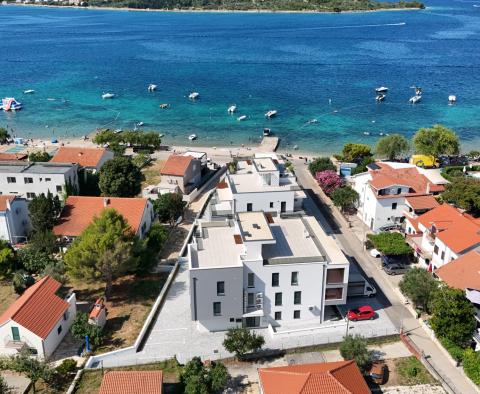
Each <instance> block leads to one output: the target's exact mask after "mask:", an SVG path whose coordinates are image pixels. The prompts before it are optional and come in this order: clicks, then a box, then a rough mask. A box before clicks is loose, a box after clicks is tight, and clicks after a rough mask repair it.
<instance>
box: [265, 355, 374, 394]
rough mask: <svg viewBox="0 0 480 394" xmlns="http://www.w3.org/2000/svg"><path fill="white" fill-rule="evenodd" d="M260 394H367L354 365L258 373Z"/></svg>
mask: <svg viewBox="0 0 480 394" xmlns="http://www.w3.org/2000/svg"><path fill="white" fill-rule="evenodd" d="M258 374H259V376H260V382H261V385H262V388H263V392H264V394H318V393H322V394H369V393H370V389H369V388H368V386H367V383H366V382H365V380H364V379H363V376H362V374H361V373H360V370H359V369H358V367H357V365H356V364H355V362H354V361H338V362H330V363H319V364H302V365H289V366H285V367H273V368H262V369H259V371H258Z"/></svg>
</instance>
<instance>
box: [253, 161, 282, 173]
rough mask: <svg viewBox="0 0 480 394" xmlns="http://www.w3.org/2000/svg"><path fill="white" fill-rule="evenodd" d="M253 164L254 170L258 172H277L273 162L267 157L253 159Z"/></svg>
mask: <svg viewBox="0 0 480 394" xmlns="http://www.w3.org/2000/svg"><path fill="white" fill-rule="evenodd" d="M253 163H254V164H255V168H256V169H257V171H258V172H262V171H278V168H277V166H276V165H275V163H274V162H273V160H272V159H271V158H269V157H262V158H258V159H254V160H253Z"/></svg>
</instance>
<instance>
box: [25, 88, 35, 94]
mask: <svg viewBox="0 0 480 394" xmlns="http://www.w3.org/2000/svg"><path fill="white" fill-rule="evenodd" d="M32 93H35V90H33V89H27V90H24V91H23V94H32Z"/></svg>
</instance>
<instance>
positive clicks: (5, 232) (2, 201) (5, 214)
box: [0, 195, 30, 244]
mask: <svg viewBox="0 0 480 394" xmlns="http://www.w3.org/2000/svg"><path fill="white" fill-rule="evenodd" d="M29 231H30V218H29V216H28V205H27V201H26V200H25V199H24V198H20V197H17V196H12V195H0V238H1V239H4V240H6V241H8V242H10V243H11V244H16V243H19V242H24V241H25V240H26V237H27V235H28V232H29Z"/></svg>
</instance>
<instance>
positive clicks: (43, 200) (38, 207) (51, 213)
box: [28, 192, 61, 233]
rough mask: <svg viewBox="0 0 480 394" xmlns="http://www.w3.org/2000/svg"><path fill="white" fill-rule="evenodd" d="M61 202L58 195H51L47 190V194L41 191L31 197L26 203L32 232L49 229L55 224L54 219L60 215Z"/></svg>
mask: <svg viewBox="0 0 480 394" xmlns="http://www.w3.org/2000/svg"><path fill="white" fill-rule="evenodd" d="M60 211H61V203H60V199H59V198H58V196H55V197H54V196H53V195H52V193H50V192H48V194H47V195H45V194H43V193H41V194H39V195H36V196H35V197H33V199H32V201H30V204H28V212H29V216H30V222H31V224H32V230H33V232H34V233H38V232H45V231H48V230H51V229H52V228H53V226H54V225H55V220H56V219H57V217H58V215H60Z"/></svg>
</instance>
